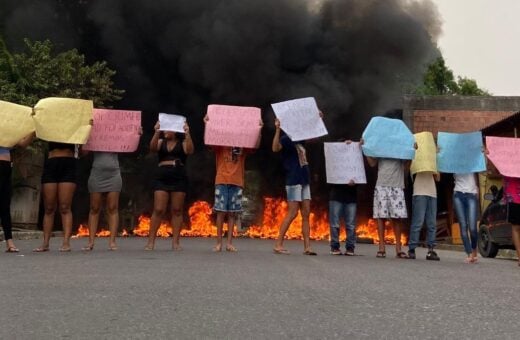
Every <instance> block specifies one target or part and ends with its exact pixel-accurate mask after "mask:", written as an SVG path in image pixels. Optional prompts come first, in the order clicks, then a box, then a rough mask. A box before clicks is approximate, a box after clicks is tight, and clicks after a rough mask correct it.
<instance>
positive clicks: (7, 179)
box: [0, 132, 35, 253]
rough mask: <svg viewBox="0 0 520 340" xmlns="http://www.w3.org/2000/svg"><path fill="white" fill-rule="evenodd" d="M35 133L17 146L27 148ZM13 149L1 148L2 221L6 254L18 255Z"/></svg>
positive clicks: (0, 188)
mask: <svg viewBox="0 0 520 340" xmlns="http://www.w3.org/2000/svg"><path fill="white" fill-rule="evenodd" d="M34 135H35V133H34V132H33V133H31V134H30V135H28V136H26V137H25V138H23V139H22V140H21V141H19V142H18V144H17V146H19V147H22V148H25V147H26V146H27V145H29V144H30V143H31V142H32V140H33V138H34ZM11 170H12V163H11V149H10V148H4V147H0V221H1V224H2V228H3V230H4V240H5V246H6V250H5V252H6V253H18V252H19V250H18V248H16V246H15V245H14V242H13V232H12V223H11V194H12V187H11Z"/></svg>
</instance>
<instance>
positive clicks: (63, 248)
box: [58, 247, 71, 253]
mask: <svg viewBox="0 0 520 340" xmlns="http://www.w3.org/2000/svg"><path fill="white" fill-rule="evenodd" d="M58 250H59V251H60V252H62V253H68V252H70V251H71V248H70V247H60V249H58Z"/></svg>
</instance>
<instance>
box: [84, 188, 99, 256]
mask: <svg viewBox="0 0 520 340" xmlns="http://www.w3.org/2000/svg"><path fill="white" fill-rule="evenodd" d="M102 198H103V194H102V193H100V192H92V193H90V211H89V214H88V244H87V245H86V246H85V247H83V250H92V249H93V248H94V242H95V240H96V231H97V228H98V224H99V211H100V210H101V200H102Z"/></svg>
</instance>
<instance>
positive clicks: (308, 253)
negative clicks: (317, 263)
mask: <svg viewBox="0 0 520 340" xmlns="http://www.w3.org/2000/svg"><path fill="white" fill-rule="evenodd" d="M303 255H310V256H316V255H318V254H317V253H315V252H313V251H312V250H306V251H304V252H303Z"/></svg>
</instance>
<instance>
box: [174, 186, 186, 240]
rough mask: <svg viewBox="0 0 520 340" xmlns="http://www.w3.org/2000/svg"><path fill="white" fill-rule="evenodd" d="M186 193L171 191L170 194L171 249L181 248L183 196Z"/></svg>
mask: <svg viewBox="0 0 520 340" xmlns="http://www.w3.org/2000/svg"><path fill="white" fill-rule="evenodd" d="M185 197H186V193H184V192H172V193H171V194H170V202H171V203H170V204H171V207H170V211H171V215H172V233H173V241H172V249H173V250H181V245H180V235H181V229H182V222H183V220H182V213H183V211H184V198H185Z"/></svg>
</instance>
